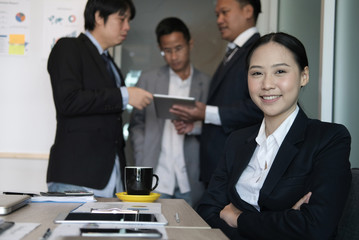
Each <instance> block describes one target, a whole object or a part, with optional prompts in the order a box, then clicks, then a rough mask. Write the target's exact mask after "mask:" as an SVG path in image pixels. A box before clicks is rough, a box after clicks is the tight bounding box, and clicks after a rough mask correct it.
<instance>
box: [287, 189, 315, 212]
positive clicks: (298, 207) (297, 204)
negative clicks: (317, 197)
mask: <svg viewBox="0 0 359 240" xmlns="http://www.w3.org/2000/svg"><path fill="white" fill-rule="evenodd" d="M310 196H312V192H309V193H307V194H305V195H304V197H302V198H301V199H299V201H298V202H297V203H296V204H295V205H294V206H293V207H292V209H294V210H300V207H301V206H302V204H303V203H309V199H310Z"/></svg>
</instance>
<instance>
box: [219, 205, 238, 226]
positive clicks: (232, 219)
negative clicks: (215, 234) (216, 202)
mask: <svg viewBox="0 0 359 240" xmlns="http://www.w3.org/2000/svg"><path fill="white" fill-rule="evenodd" d="M241 213H242V211H241V210H239V209H237V208H236V207H235V206H234V205H233V204H232V203H230V204H228V205H227V206H225V207H224V208H223V209H222V211H221V212H220V213H219V217H220V218H221V219H223V220H224V221H225V222H226V223H227V224H228V225H229V226H230V227H233V228H236V227H237V226H238V225H237V219H238V217H239V215H241Z"/></svg>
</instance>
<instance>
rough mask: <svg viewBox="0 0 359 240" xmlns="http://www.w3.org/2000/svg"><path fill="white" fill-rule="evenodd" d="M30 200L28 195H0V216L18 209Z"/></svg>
mask: <svg viewBox="0 0 359 240" xmlns="http://www.w3.org/2000/svg"><path fill="white" fill-rule="evenodd" d="M30 200H31V197H30V196H29V195H5V194H3V195H0V215H6V214H9V213H11V212H13V211H15V210H16V209H19V208H21V207H23V206H25V205H26V204H28V203H29V202H30Z"/></svg>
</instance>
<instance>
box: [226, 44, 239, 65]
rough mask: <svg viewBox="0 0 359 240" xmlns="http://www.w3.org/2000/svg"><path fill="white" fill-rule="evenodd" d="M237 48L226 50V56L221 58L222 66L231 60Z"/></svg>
mask: <svg viewBox="0 0 359 240" xmlns="http://www.w3.org/2000/svg"><path fill="white" fill-rule="evenodd" d="M238 48H239V47H238V46H236V47H234V48H229V47H228V48H227V51H226V55H224V58H223V64H226V63H228V62H229V60H231V58H232V57H233V55H234V54H235V53H236V52H237V51H238Z"/></svg>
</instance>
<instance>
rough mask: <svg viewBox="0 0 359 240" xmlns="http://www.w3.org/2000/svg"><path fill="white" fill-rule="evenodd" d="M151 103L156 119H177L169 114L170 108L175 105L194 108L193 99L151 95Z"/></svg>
mask: <svg viewBox="0 0 359 240" xmlns="http://www.w3.org/2000/svg"><path fill="white" fill-rule="evenodd" d="M153 102H154V104H155V109H156V115H157V117H158V118H165V119H177V117H176V116H175V115H174V114H172V113H170V108H171V107H172V106H173V105H175V104H177V105H183V106H188V107H194V106H195V102H196V100H195V98H194V97H177V96H171V95H163V94H153Z"/></svg>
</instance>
